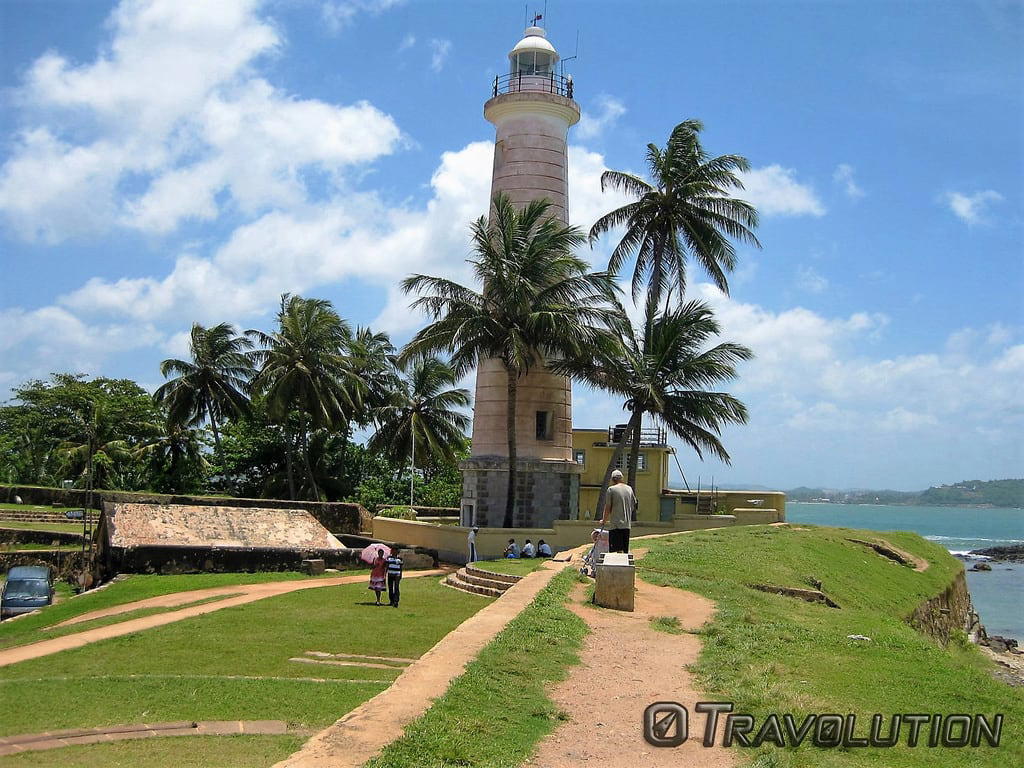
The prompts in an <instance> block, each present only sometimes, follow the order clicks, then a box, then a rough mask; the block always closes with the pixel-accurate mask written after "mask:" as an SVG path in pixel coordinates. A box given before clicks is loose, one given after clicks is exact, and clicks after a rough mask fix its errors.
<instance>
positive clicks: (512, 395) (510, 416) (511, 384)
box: [502, 368, 519, 528]
mask: <svg viewBox="0 0 1024 768" xmlns="http://www.w3.org/2000/svg"><path fill="white" fill-rule="evenodd" d="M505 373H506V374H507V376H508V407H507V409H506V417H507V421H506V426H507V428H508V493H507V494H506V495H505V521H504V523H503V525H502V527H503V528H512V527H513V526H514V524H515V509H516V481H517V479H518V478H517V472H516V458H517V456H516V395H517V393H518V391H519V377H518V375H516V374H515V373H514V372H513V371H512V370H511V369H509V368H506V369H505Z"/></svg>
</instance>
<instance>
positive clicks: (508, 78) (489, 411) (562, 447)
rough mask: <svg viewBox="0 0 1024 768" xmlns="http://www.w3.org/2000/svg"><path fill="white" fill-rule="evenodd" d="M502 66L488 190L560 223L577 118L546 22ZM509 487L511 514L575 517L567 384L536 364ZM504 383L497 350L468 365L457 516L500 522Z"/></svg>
mask: <svg viewBox="0 0 1024 768" xmlns="http://www.w3.org/2000/svg"><path fill="white" fill-rule="evenodd" d="M508 59H509V68H508V72H507V74H502V75H498V76H497V77H495V78H494V82H493V83H492V87H491V98H490V99H489V100H488V101H487V103H486V104H484V117H485V118H486V119H487V120H488V121H489V122H491V123H492V124H493V125H494V128H495V139H494V167H493V170H492V173H491V199H492V200H493V199H494V196H495V195H496V194H498V193H499V192H502V193H504V194H505V195H507V196H508V198H509V199H510V200H511V201H512V202H513V203H514V204H516V205H519V206H525V205H526V204H527V203H529V202H531V201H533V200H541V199H547V200H548V201H549V202H550V203H551V208H550V212H551V214H552V215H554V216H556V217H557V218H559V219H561V221H562V222H564V223H568V213H569V190H568V177H567V169H568V153H567V144H566V142H567V136H568V133H569V128H570V126H572V125H575V124H576V123H577V122H578V121H579V119H580V108H579V106H578V105H577V104H576V102H575V100H574V98H573V82H572V78H571V77H569V76H566V75H564V74H562V73H560V72H559V70H558V66H557V65H558V61H559V56H558V52H557V51H556V50H555V47H554V46H553V45H552V44H551V43H550V42H549V41H548V39H547V35H546V33H545V31H544V30H543V29H542V28H541V27H538V26H531V27H528V28H527V29H526V33H525V35H524V37H523V39H522V40H520V41H519V42H518V43H516V45H515V46H514V47H513V48H512V50H511V51H510V52H509V54H508ZM516 406H517V420H516V452H517V454H518V458H517V478H518V483H517V488H516V499H517V502H516V508H515V512H514V520H513V524H514V526H515V527H517V528H538V527H540V528H546V527H549V526H550V525H551V523H552V522H553V521H554V520H565V519H570V518H575V517H576V516H577V512H578V509H579V477H580V473H581V471H582V467H580V466H579V465H578V464H576V462H575V461H574V460H573V450H572V386H571V382H570V380H569V379H568V378H566V377H564V376H557V375H555V374H553V373H551V372H550V371H548V370H547V369H545V368H543V367H539V368H535V369H533V370H531V371H530V372H529V373H527V374H526V375H525V376H523V377H522V378H521V379H520V380H519V385H518V396H517V402H516ZM507 412H508V400H507V386H506V374H505V369H504V368H503V367H502V365H501V363H500V362H499V361H498V360H485V361H483V362H482V363H481V364H480V366H479V368H478V370H477V380H476V398H475V401H474V411H473V446H472V452H471V455H470V458H469V459H467V460H465V461H463V462H462V463H461V465H460V466H461V469H462V472H463V491H462V515H461V518H462V524H463V525H479V526H486V527H500V526H501V525H502V522H503V519H504V515H505V502H506V494H507V493H508V471H509V462H508V431H507V421H506V418H507Z"/></svg>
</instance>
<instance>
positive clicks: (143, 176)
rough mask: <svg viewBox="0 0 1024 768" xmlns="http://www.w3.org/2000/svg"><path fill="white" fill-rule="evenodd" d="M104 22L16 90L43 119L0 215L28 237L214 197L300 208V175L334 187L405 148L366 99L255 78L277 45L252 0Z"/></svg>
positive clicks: (173, 220) (4, 191) (303, 191)
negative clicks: (106, 31)
mask: <svg viewBox="0 0 1024 768" xmlns="http://www.w3.org/2000/svg"><path fill="white" fill-rule="evenodd" d="M111 25H112V28H113V39H112V42H111V44H110V47H109V50H106V51H104V52H102V53H101V54H100V55H99V56H97V58H96V60H95V61H93V62H92V63H89V64H83V65H81V66H72V65H71V64H69V63H68V62H67V61H66V60H65V59H63V58H61V57H60V56H57V55H56V54H52V53H50V54H46V55H45V56H42V57H40V58H39V59H37V60H36V62H35V63H34V64H33V66H32V67H31V69H30V71H29V73H28V75H27V76H26V79H25V84H24V87H23V89H22V98H23V100H24V101H25V103H26V104H27V105H28V107H29V108H30V109H32V110H36V109H38V110H40V111H39V113H38V114H40V115H45V116H46V118H47V119H48V122H47V124H45V125H40V126H37V127H34V128H29V129H27V130H25V131H24V132H23V133H22V134H21V136H20V137H19V139H18V140H17V141H16V143H15V148H14V151H13V152H12V153H11V155H10V157H9V159H8V160H7V162H6V163H5V164H4V166H3V167H2V168H0V212H2V213H3V214H4V217H5V218H6V220H7V221H8V222H9V224H10V225H11V226H12V227H13V228H14V229H15V231H17V232H18V233H19V234H20V235H21V236H22V237H24V238H26V239H29V240H34V239H39V240H44V241H47V242H58V241H60V240H62V239H65V238H67V237H71V236H75V235H80V234H85V233H91V232H100V231H103V230H105V229H108V228H110V227H112V226H117V225H121V226H125V227H131V228H136V229H141V230H144V231H151V232H161V233H164V232H169V231H171V230H173V229H175V228H176V227H177V226H178V225H179V224H180V223H181V221H182V220H184V219H189V218H192V219H199V220H209V219H212V218H214V217H216V216H217V215H218V213H219V212H220V210H219V209H220V204H219V203H218V201H219V200H222V198H223V199H225V200H226V201H227V202H229V203H230V204H233V205H236V206H238V208H240V209H241V210H242V211H243V212H244V213H247V214H255V213H258V212H259V211H260V210H261V209H264V208H267V207H269V206H275V205H278V206H279V205H299V204H304V203H306V202H308V201H309V200H310V198H311V195H312V193H311V190H310V188H309V185H308V183H307V181H306V180H305V176H306V174H307V173H308V172H309V171H316V172H319V173H321V174H324V175H325V177H326V178H327V180H328V185H327V186H328V188H331V189H333V190H337V189H339V188H341V187H342V186H343V185H344V176H343V172H344V171H345V169H347V168H349V167H351V166H355V165H359V164H362V163H366V162H370V161H372V160H374V159H375V158H377V157H380V156H381V155H383V154H387V153H389V152H392V151H394V149H395V148H396V147H398V146H399V145H400V143H401V135H400V132H399V130H398V128H397V126H396V125H395V124H394V121H393V120H391V118H390V117H388V116H387V115H385V114H383V113H382V112H380V111H379V110H377V109H376V108H375V107H373V106H372V105H370V104H368V103H366V102H359V103H356V104H353V105H350V106H336V105H332V104H327V103H325V102H322V101H318V100H315V99H306V100H303V99H297V98H294V97H293V96H291V95H290V94H288V93H285V92H282V91H281V90H279V89H277V88H275V87H274V86H272V85H271V84H270V83H268V82H267V81H265V80H263V79H261V78H259V77H257V76H256V75H255V74H254V72H253V69H252V68H253V66H254V65H255V63H256V61H257V59H258V57H260V56H261V55H265V54H267V53H272V52H274V51H276V50H278V49H279V47H280V41H279V38H278V36H277V33H276V32H275V30H274V27H273V25H272V24H271V23H269V22H267V21H265V20H263V19H260V18H259V17H257V15H256V3H255V2H253V1H251V0H222V1H220V2H217V3H204V4H187V8H186V7H185V6H183V5H182V4H180V3H177V2H170V1H169V0H149V1H148V2H125V3H122V5H121V6H119V7H118V9H117V10H116V11H115V12H114V14H113V16H112V21H111ZM170 73H173V76H172V75H171V74H170ZM126 180H130V182H131V183H130V184H129V185H125V184H123V182H125V181H126ZM125 187H130V188H132V189H138V188H140V187H141V188H142V191H141V192H139V193H135V194H132V193H128V192H125V191H124V188H125ZM225 191H226V192H227V193H228V194H227V196H226V197H224V196H222V195H221V193H222V192H225Z"/></svg>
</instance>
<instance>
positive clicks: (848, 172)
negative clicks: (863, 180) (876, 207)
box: [832, 163, 864, 200]
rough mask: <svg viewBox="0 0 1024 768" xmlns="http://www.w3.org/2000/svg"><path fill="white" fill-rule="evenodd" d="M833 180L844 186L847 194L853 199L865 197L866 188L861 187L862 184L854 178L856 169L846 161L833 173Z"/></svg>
mask: <svg viewBox="0 0 1024 768" xmlns="http://www.w3.org/2000/svg"><path fill="white" fill-rule="evenodd" d="M832 181H834V182H835V183H836V184H838V185H839V186H840V187H842V188H843V191H844V192H845V193H846V196H847V197H848V198H850V199H851V200H859V199H860V198H862V197H864V190H863V189H861V187H860V185H858V184H857V181H856V179H854V170H853V166H852V165H848V164H846V163H840V164H839V165H838V166H837V167H836V170H835V173H833V174H832Z"/></svg>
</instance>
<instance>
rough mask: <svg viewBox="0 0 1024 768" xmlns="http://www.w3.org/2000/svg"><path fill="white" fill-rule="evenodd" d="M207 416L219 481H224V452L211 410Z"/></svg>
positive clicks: (225, 477)
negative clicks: (218, 468) (218, 470)
mask: <svg viewBox="0 0 1024 768" xmlns="http://www.w3.org/2000/svg"><path fill="white" fill-rule="evenodd" d="M207 414H208V415H209V417H210V431H211V432H213V453H214V456H216V458H217V464H218V465H219V466H220V478H221V481H224V480H226V479H227V472H226V471H225V469H224V451H223V450H221V445H220V429H219V428H218V427H217V417H216V416H214V415H213V409H212V408H210V409H208V410H207ZM232 492H234V491H232Z"/></svg>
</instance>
